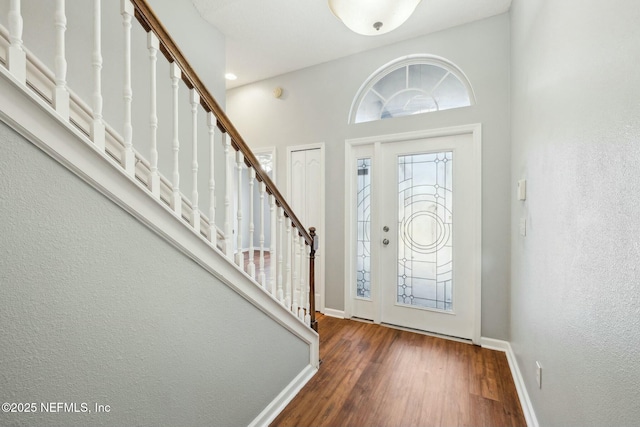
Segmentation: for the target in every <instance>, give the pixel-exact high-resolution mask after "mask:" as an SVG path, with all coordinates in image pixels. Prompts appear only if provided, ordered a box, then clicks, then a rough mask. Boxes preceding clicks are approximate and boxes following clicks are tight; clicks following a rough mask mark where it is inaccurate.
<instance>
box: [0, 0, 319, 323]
mask: <svg viewBox="0 0 640 427" xmlns="http://www.w3.org/2000/svg"><path fill="white" fill-rule="evenodd" d="M34 1H36V0H34ZM65 3H66V2H65V0H55V13H54V15H53V22H54V28H55V46H56V47H55V66H54V70H53V72H52V71H51V70H49V69H48V68H47V67H46V66H44V64H42V62H41V61H39V60H38V58H36V57H35V56H34V55H32V54H31V53H30V52H29V51H28V50H27V47H25V46H24V45H23V41H22V32H23V18H22V14H21V1H20V0H10V4H9V12H8V16H7V18H8V19H7V22H8V27H9V28H8V31H7V29H4V28H2V29H1V30H2V34H3V35H4V37H5V38H6V42H7V45H8V46H6V49H5V58H6V60H5V66H6V68H7V69H8V70H9V72H10V73H11V74H12V75H13V76H14V77H15V78H16V79H17V81H19V82H20V83H21V84H23V85H25V89H27V88H31V89H32V90H35V91H36V92H37V93H38V94H40V95H41V96H42V97H43V98H45V99H46V100H47V101H48V102H49V103H50V104H51V105H52V108H54V109H55V111H56V112H57V113H58V114H59V115H60V116H61V117H62V118H63V119H64V120H66V121H68V122H70V123H72V124H73V125H75V126H77V127H78V128H79V129H81V130H82V131H83V132H85V133H86V134H87V135H89V137H90V139H91V141H93V143H94V145H95V146H96V148H97V149H98V150H100V151H101V152H103V153H105V154H108V155H110V156H111V157H113V158H114V159H115V160H117V161H118V163H119V164H120V166H121V167H122V168H123V169H124V170H125V171H126V173H127V174H128V175H129V176H131V177H132V178H133V179H137V180H139V181H140V182H142V183H144V185H145V186H146V188H147V190H148V191H149V193H150V194H151V195H152V196H153V197H154V198H155V199H156V200H157V201H158V203H164V204H166V205H168V206H170V207H171V210H172V211H173V212H174V214H175V215H176V216H177V217H178V218H179V219H180V220H181V221H182V222H183V224H184V225H185V226H188V227H190V228H191V229H192V231H193V232H194V233H196V234H198V235H199V236H201V237H203V238H205V239H206V240H207V242H208V243H209V244H210V246H211V247H212V249H214V250H217V251H219V252H221V253H222V254H223V255H225V256H226V257H227V259H228V260H229V262H231V263H234V264H235V265H236V266H237V268H239V269H241V270H242V271H244V272H245V273H246V274H247V275H248V276H249V277H250V278H251V279H252V280H253V281H254V282H255V284H256V285H257V286H261V287H263V288H264V289H265V291H267V292H268V293H269V294H271V295H272V296H273V298H276V299H277V300H278V301H280V302H281V303H282V304H283V305H285V306H286V308H287V309H288V310H290V311H291V312H292V313H293V314H294V315H295V316H296V317H298V318H299V319H300V321H302V322H304V323H306V324H307V325H309V326H310V327H311V328H313V329H314V330H316V331H317V322H316V319H315V298H314V297H315V281H314V276H315V274H314V268H315V266H314V260H315V251H316V249H317V237H316V234H315V228H313V227H312V228H310V229H309V231H307V230H306V229H305V228H304V226H303V225H302V223H301V221H300V220H299V219H298V217H297V216H296V215H295V213H294V211H293V209H292V208H291V207H290V206H289V204H288V203H287V202H286V200H285V198H284V197H283V196H282V194H281V193H280V191H279V190H278V188H277V187H276V185H275V184H274V183H273V181H272V180H271V178H270V177H269V175H268V174H267V172H265V171H264V170H263V168H262V166H261V165H260V162H259V161H258V159H257V158H256V156H255V155H254V154H253V152H252V151H251V150H250V149H249V147H248V145H247V144H246V142H245V141H244V139H243V138H242V136H241V135H240V133H239V132H238V131H237V129H236V128H235V127H234V126H233V124H232V123H231V121H230V120H229V118H228V117H227V115H226V114H225V112H224V111H223V109H222V108H221V107H220V106H219V104H218V103H217V102H216V100H215V99H214V97H213V96H212V95H211V93H210V92H209V91H208V90H207V88H206V87H205V85H204V84H203V82H202V81H201V80H200V78H199V77H198V75H197V74H196V73H195V71H194V69H193V68H192V66H191V65H190V64H189V62H188V61H187V60H186V58H185V57H184V55H183V54H182V52H181V50H180V49H179V48H178V46H177V45H176V43H175V42H174V40H173V39H172V38H171V36H170V35H169V33H168V31H167V30H166V28H165V27H164V26H163V25H162V23H161V22H160V21H159V19H158V17H157V16H156V15H155V13H154V12H153V10H152V9H151V8H150V7H149V5H148V3H147V2H146V1H145V0H121V1H120V14H121V16H122V31H123V35H124V48H123V54H124V61H123V64H124V90H123V103H124V108H123V115H124V120H123V123H124V125H123V129H122V133H121V134H120V132H118V131H116V130H115V129H113V128H112V127H111V126H109V125H108V124H107V123H105V121H104V118H103V99H102V95H103V93H102V85H101V83H102V68H103V63H102V61H103V58H102V50H101V49H102V40H101V37H102V29H101V25H102V19H101V7H102V5H101V0H93V1H92V3H93V34H91V35H87V37H91V39H92V42H93V43H92V46H93V48H92V50H93V51H92V56H91V67H92V86H93V93H92V100H91V106H88V105H87V104H86V103H85V102H84V101H83V100H82V99H80V98H79V97H78V96H77V95H76V94H75V93H74V92H73V91H72V90H71V89H70V88H69V87H68V85H67V78H66V77H67V76H66V74H67V58H66V50H65V32H66V29H67V17H66V13H65ZM136 21H137V22H139V24H140V25H141V26H142V28H143V29H144V30H145V31H146V33H147V50H148V57H149V61H148V64H149V65H148V67H149V91H150V92H149V93H150V99H149V117H150V119H149V122H148V123H147V124H146V126H148V127H149V138H150V147H151V149H150V154H151V155H150V157H151V158H150V160H147V159H145V158H144V157H143V156H141V155H140V153H139V152H137V151H136V149H135V148H134V142H135V141H134V138H133V127H134V123H133V122H132V105H133V102H134V98H133V93H132V70H131V68H132V37H131V31H132V25H133V23H134V22H136ZM158 52H161V53H162V54H163V56H164V57H165V58H166V60H167V61H168V62H169V64H170V80H171V88H172V101H171V110H172V123H171V138H172V141H171V142H172V152H173V153H172V162H171V163H172V169H173V170H172V173H171V179H168V178H167V177H165V176H164V175H163V174H162V173H161V172H160V171H159V169H158V158H159V156H160V153H159V149H158V126H159V125H158V102H157V81H158V78H157V73H156V65H157V59H158V55H157V53H158ZM33 64H35V65H33ZM34 67H35V69H37V70H39V72H40V76H39V77H38V78H34V79H32V80H33V81H30V80H29V70H30V68H31V69H33V68H34ZM31 71H32V72H33V70H31ZM180 80H182V81H183V82H184V84H186V86H187V88H188V90H189V109H190V112H191V128H192V138H191V141H190V142H191V153H192V159H191V172H192V173H191V180H192V184H193V191H192V194H191V197H190V198H187V197H186V196H185V195H184V194H182V193H181V191H180V179H181V176H180V167H179V165H180V148H181V143H182V141H181V140H180V132H179V128H178V127H179V123H180V121H179V112H180V107H181V105H180V97H179V90H180V85H179V81H180ZM43 81H49V83H51V85H50V86H51V87H47V86H48V85H47V83H43ZM182 107H184V106H182ZM200 109H203V110H204V113H205V115H206V126H207V129H208V135H209V138H208V141H206V143H207V145H208V150H209V153H208V154H209V156H208V160H209V170H208V174H207V178H208V184H209V185H208V190H209V193H210V194H209V196H210V197H209V199H210V202H209V206H208V215H207V214H205V213H203V212H202V211H201V209H200V204H199V199H200V197H199V196H200V194H199V192H198V177H199V175H200V174H201V172H200V171H199V164H198V158H199V157H198V152H199V151H198V150H199V143H201V141H199V140H198V139H199V138H198V117H199V114H198V113H199V112H200ZM135 125H137V124H135ZM219 133H222V134H223V135H226V138H219V137H218V134H219ZM220 141H222V144H223V145H224V155H225V157H226V163H225V164H226V165H231V164H232V165H234V167H235V171H234V173H235V174H237V175H236V177H237V183H236V188H235V189H234V188H233V181H234V179H227V180H226V181H227V182H226V186H225V188H224V189H223V190H224V205H225V206H224V218H225V220H224V225H223V227H222V229H221V228H220V227H219V226H218V225H217V224H216V223H215V219H216V192H217V190H216V186H215V178H214V176H215V174H214V164H215V161H214V152H215V151H216V150H215V144H217V143H220ZM245 176H246V177H248V183H247V184H248V185H246V187H245V186H243V183H242V181H243V177H245ZM227 177H228V178H229V177H233V175H231V174H229V173H227ZM256 184H257V185H256ZM256 187H257V193H256ZM245 191H248V200H249V203H248V205H249V206H248V207H245V206H243V199H246V198H247V197H243V195H245ZM256 196H257V197H259V200H260V203H259V204H260V206H259V209H257V210H258V211H259V214H258V218H256V215H255V213H256V212H255V211H256V209H254V207H255V206H254V198H255V197H256ZM234 198H235V199H236V200H235V205H233V204H232V199H234ZM265 201H266V202H267V206H266V207H265V206H264V203H265ZM234 207H235V208H236V215H235V218H231V216H232V211H233V209H232V208H234ZM245 208H248V222H249V226H248V230H247V233H248V235H247V234H245V232H244V230H243V228H244V227H243V221H244V222H246V218H244V215H245V212H244V209H245ZM265 211H266V212H269V215H270V218H269V221H266V220H265V215H266V212H265ZM256 222H258V224H259V225H258V227H259V230H258V231H259V236H260V237H259V247H260V248H259V251H256V250H255V247H254V239H255V238H256V236H255V232H256V225H255V223H256ZM265 224H275V225H276V226H275V229H270V233H271V234H270V245H269V247H268V248H265V243H264V242H265V239H264V233H265ZM234 229H235V230H237V234H236V236H235V240H236V241H235V242H234V236H233V234H234V231H233V230H234ZM244 237H248V241H249V242H250V244H249V250H248V253H247V257H246V259H245V254H244V249H243V242H244ZM265 254H268V259H267V260H266V259H265ZM256 256H257V257H258V262H257V267H256V262H255V258H256ZM304 258H308V260H309V262H308V263H306V262H304V261H303V260H304ZM267 261H268V264H269V268H267V269H265V263H266V262H267Z"/></svg>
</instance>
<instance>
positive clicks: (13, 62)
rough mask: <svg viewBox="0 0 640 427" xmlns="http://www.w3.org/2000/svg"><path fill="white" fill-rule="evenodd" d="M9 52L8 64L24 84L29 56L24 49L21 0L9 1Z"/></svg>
mask: <svg viewBox="0 0 640 427" xmlns="http://www.w3.org/2000/svg"><path fill="white" fill-rule="evenodd" d="M8 20H9V43H10V45H9V52H8V53H7V66H8V68H9V71H10V72H11V74H13V76H14V77H15V78H16V80H18V81H19V82H20V83H22V84H26V82H27V56H26V53H25V52H24V49H22V25H23V21H22V14H21V11H20V0H11V2H10V3H9V14H8Z"/></svg>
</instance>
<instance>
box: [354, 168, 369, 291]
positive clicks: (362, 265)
mask: <svg viewBox="0 0 640 427" xmlns="http://www.w3.org/2000/svg"><path fill="white" fill-rule="evenodd" d="M357 174H358V176H357V179H356V186H357V187H356V224H357V238H356V297H357V298H366V299H371V237H370V235H371V159H370V158H362V159H357Z"/></svg>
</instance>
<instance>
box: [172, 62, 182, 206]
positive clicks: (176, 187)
mask: <svg viewBox="0 0 640 427" xmlns="http://www.w3.org/2000/svg"><path fill="white" fill-rule="evenodd" d="M170 73H171V87H172V88H173V183H172V184H173V194H172V198H171V207H172V208H173V211H174V212H175V213H176V215H178V217H179V218H182V197H180V162H179V159H180V158H179V155H180V138H179V133H178V130H179V129H178V123H179V121H178V87H179V84H178V83H179V82H180V78H181V77H182V71H180V67H178V64H176V63H175V62H172V63H171V68H170Z"/></svg>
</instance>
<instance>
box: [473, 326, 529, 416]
mask: <svg viewBox="0 0 640 427" xmlns="http://www.w3.org/2000/svg"><path fill="white" fill-rule="evenodd" d="M480 345H481V346H482V347H483V348H487V349H489V350H497V351H502V352H504V353H505V354H506V356H507V362H509V369H511V375H512V376H513V382H514V383H515V385H516V391H517V392H518V398H519V399H520V406H522V412H524V418H525V421H526V422H527V426H529V427H539V426H540V425H539V424H538V419H537V418H536V413H535V411H534V410H533V405H532V404H531V399H530V398H529V393H528V392H527V387H526V386H525V384H524V378H523V377H522V373H521V372H520V367H519V366H518V361H517V360H516V355H515V354H514V353H513V349H512V348H511V344H509V342H508V341H503V340H496V339H493V338H485V337H482V338H481V339H480Z"/></svg>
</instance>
